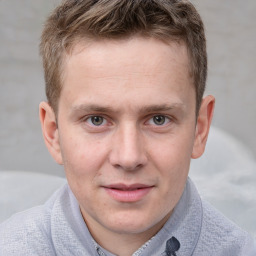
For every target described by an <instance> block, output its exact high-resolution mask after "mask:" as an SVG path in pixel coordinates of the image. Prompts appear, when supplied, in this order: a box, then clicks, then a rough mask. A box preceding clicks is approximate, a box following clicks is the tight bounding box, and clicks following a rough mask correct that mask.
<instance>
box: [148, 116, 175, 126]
mask: <svg viewBox="0 0 256 256" xmlns="http://www.w3.org/2000/svg"><path fill="white" fill-rule="evenodd" d="M169 122H170V118H168V117H166V116H164V115H156V116H153V117H152V118H150V120H149V124H150V125H157V126H162V125H165V124H167V123H169Z"/></svg>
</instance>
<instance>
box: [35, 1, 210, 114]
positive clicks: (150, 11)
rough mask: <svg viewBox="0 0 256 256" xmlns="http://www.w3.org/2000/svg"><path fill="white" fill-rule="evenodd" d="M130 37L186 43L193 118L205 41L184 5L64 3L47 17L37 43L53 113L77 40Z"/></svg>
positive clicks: (194, 17) (199, 24)
mask: <svg viewBox="0 0 256 256" xmlns="http://www.w3.org/2000/svg"><path fill="white" fill-rule="evenodd" d="M134 35H140V36H143V37H145V38H155V39H158V40H161V41H165V42H170V41H174V42H183V43H185V45H186V47H187V50H188V55H189V64H190V65H189V68H190V70H189V71H190V75H191V77H192V78H193V86H194V88H195V92H196V95H195V96H196V114H197V113H198V111H199V108H200V104H201V100H202V97H203V94H204V90H205V84H206V78H207V53H206V40H205V34H204V26H203V22H202V20H201V18H200V16H199V14H198V13H197V11H196V9H195V8H194V6H193V5H192V4H191V3H190V2H189V1H186V0H182V1H180V0H149V1H144V0H136V1H115V0H108V1H101V0H99V1H94V0H86V1H81V0H69V1H63V3H62V4H61V5H60V6H58V7H57V8H56V9H55V10H54V11H53V13H52V14H51V16H50V17H49V18H48V20H47V22H46V24H45V27H44V31H43V33H42V37H41V44H40V52H41V55H42V58H43V65H44V71H45V82H46V95H47V99H48V102H49V104H50V105H51V106H52V108H53V109H54V111H55V113H57V111H58V102H59V97H60V94H61V89H62V85H63V81H62V80H63V68H64V66H65V61H66V57H67V55H69V54H71V53H72V49H73V47H74V45H76V43H77V42H78V41H80V40H85V41H98V40H104V39H125V38H129V37H132V36H134Z"/></svg>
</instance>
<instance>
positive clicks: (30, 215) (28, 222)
mask: <svg viewBox="0 0 256 256" xmlns="http://www.w3.org/2000/svg"><path fill="white" fill-rule="evenodd" d="M65 190H66V186H64V187H62V188H61V189H59V190H58V191H56V192H55V193H54V195H53V196H52V197H51V198H50V199H49V200H48V201H47V202H46V203H45V204H44V205H41V206H37V207H33V208H31V209H29V210H26V211H23V212H20V213H17V214H15V215H13V216H12V217H11V218H9V219H8V220H6V221H5V222H3V223H2V224H0V256H3V255H10V256H11V255H18V254H19V253H20V252H21V251H22V253H23V254H24V255H54V254H55V253H54V251H53V250H54V249H53V246H52V238H51V217H52V209H53V207H54V205H55V203H56V201H57V200H58V198H59V197H60V196H61V195H62V194H63V193H64V191H65Z"/></svg>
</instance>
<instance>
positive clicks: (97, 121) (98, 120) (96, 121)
mask: <svg viewBox="0 0 256 256" xmlns="http://www.w3.org/2000/svg"><path fill="white" fill-rule="evenodd" d="M86 121H87V122H88V123H89V124H90V125H91V126H101V125H104V124H106V122H107V121H106V119H105V118H103V117H102V116H90V117H89V118H88V119H86Z"/></svg>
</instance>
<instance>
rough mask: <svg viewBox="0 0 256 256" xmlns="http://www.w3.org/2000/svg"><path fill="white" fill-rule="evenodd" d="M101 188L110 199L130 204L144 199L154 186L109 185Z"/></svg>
mask: <svg viewBox="0 0 256 256" xmlns="http://www.w3.org/2000/svg"><path fill="white" fill-rule="evenodd" d="M103 188H104V189H105V191H106V192H107V194H108V195H109V196H110V197H111V198H112V199H114V200H116V201H119V202H126V203H128V202H130V203H132V202H137V201H140V200H142V199H143V198H145V197H146V196H147V194H148V193H149V192H150V191H151V190H152V189H153V188H154V186H151V185H145V184H132V185H125V184H111V185H108V186H104V187H103Z"/></svg>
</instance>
